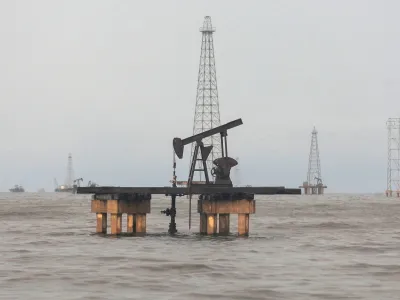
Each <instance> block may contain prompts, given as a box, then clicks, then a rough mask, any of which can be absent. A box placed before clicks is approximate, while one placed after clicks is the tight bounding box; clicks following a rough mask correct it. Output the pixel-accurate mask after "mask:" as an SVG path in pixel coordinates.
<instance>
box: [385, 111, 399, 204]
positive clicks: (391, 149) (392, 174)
mask: <svg viewBox="0 0 400 300" xmlns="http://www.w3.org/2000/svg"><path fill="white" fill-rule="evenodd" d="M386 126H387V130H388V161H387V187H386V196H387V197H391V196H393V195H394V194H396V195H397V197H400V118H389V119H388V121H387V122H386Z"/></svg>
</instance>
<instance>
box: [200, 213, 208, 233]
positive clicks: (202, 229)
mask: <svg viewBox="0 0 400 300" xmlns="http://www.w3.org/2000/svg"><path fill="white" fill-rule="evenodd" d="M200 233H201V234H206V233H207V214H204V213H200Z"/></svg>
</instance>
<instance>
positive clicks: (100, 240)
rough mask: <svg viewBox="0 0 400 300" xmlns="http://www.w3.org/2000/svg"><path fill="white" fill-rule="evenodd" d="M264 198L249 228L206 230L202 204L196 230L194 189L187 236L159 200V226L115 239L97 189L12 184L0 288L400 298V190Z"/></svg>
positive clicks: (181, 215)
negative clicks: (222, 233)
mask: <svg viewBox="0 0 400 300" xmlns="http://www.w3.org/2000/svg"><path fill="white" fill-rule="evenodd" d="M256 199H257V203H256V208H257V213H256V214H255V215H252V216H251V218H250V236H249V237H248V238H242V237H236V236H235V235H232V236H228V237H201V236H199V235H198V234H197V232H198V229H199V218H198V214H197V213H196V205H192V208H193V214H192V229H191V230H190V231H189V229H188V211H187V210H188V203H187V199H186V198H181V199H179V200H178V202H177V206H178V212H177V213H178V216H177V227H178V231H179V233H178V235H177V236H176V237H170V236H169V235H168V234H166V232H167V230H168V223H169V218H168V217H166V216H165V215H162V214H161V213H160V210H162V209H165V208H167V207H168V206H169V201H168V200H167V199H166V198H159V199H154V198H153V200H152V213H151V214H150V215H148V217H147V232H148V235H147V236H145V237H121V238H115V237H101V236H98V235H95V234H93V233H94V231H95V226H96V224H95V221H96V218H95V215H94V214H93V213H91V212H90V196H88V195H71V194H63V193H41V194H40V193H22V194H12V193H1V194H0V298H1V299H41V300H42V299H52V300H53V299H152V300H154V299H176V300H178V299H240V300H242V299H296V300H300V299H373V300H378V299H379V300H380V299H382V300H386V299H396V300H398V299H400V217H399V213H400V199H399V198H386V197H384V196H381V195H324V196H305V195H302V196H298V195H297V196H289V197H288V196H284V195H281V196H266V197H257V198H256ZM192 204H194V202H193V203H192ZM236 222H237V217H236V216H234V215H233V216H232V217H231V230H232V232H236V229H237V224H236ZM125 224H126V216H125V215H124V216H123V230H125V228H126V225H125Z"/></svg>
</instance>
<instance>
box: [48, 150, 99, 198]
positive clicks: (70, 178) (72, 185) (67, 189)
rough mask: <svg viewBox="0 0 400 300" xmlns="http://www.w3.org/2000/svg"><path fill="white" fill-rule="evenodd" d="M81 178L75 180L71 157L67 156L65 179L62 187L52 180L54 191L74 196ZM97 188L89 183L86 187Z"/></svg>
mask: <svg viewBox="0 0 400 300" xmlns="http://www.w3.org/2000/svg"><path fill="white" fill-rule="evenodd" d="M81 182H83V178H82V177H81V178H75V173H74V168H73V164H72V155H71V153H69V154H68V165H67V177H66V178H65V182H64V184H63V185H59V184H58V182H57V179H56V178H54V191H55V192H57V193H73V194H75V193H76V191H77V188H78V187H80V186H81ZM96 186H98V185H97V184H96V183H95V182H92V181H89V182H88V187H96Z"/></svg>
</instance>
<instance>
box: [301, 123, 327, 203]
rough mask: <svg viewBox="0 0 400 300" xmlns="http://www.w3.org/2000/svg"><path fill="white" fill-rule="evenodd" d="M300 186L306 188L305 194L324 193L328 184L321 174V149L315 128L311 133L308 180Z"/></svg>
mask: <svg viewBox="0 0 400 300" xmlns="http://www.w3.org/2000/svg"><path fill="white" fill-rule="evenodd" d="M300 188H304V194H306V195H309V194H318V195H320V194H323V193H324V188H327V186H325V185H323V183H322V176H321V163H320V160H319V149H318V132H317V130H316V129H315V127H314V128H313V131H312V133H311V146H310V155H309V157H308V171H307V181H305V182H303V185H302V186H300Z"/></svg>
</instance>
